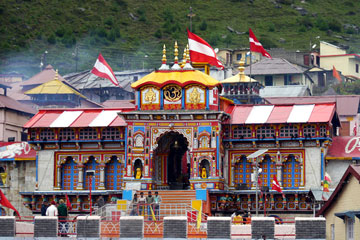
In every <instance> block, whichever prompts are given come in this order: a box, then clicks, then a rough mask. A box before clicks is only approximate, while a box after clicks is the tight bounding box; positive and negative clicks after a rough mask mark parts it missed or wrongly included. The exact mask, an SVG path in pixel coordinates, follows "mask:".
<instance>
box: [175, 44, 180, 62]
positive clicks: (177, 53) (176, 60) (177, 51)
mask: <svg viewBox="0 0 360 240" xmlns="http://www.w3.org/2000/svg"><path fill="white" fill-rule="evenodd" d="M178 55H179V50H178V45H177V41H175V49H174V56H175V59H174V63H175V64H177V63H178V61H179V59H178Z"/></svg>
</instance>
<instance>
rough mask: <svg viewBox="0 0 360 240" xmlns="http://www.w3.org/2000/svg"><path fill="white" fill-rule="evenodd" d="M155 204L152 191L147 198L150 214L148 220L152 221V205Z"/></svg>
mask: <svg viewBox="0 0 360 240" xmlns="http://www.w3.org/2000/svg"><path fill="white" fill-rule="evenodd" d="M153 203H154V197H153V196H152V195H151V191H150V192H148V196H147V197H146V204H147V213H148V220H151V216H152V213H153V212H152V210H153V209H152V204H153Z"/></svg>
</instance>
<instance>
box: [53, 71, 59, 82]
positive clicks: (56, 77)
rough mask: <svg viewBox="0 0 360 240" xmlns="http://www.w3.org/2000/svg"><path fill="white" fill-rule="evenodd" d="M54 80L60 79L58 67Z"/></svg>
mask: <svg viewBox="0 0 360 240" xmlns="http://www.w3.org/2000/svg"><path fill="white" fill-rule="evenodd" d="M54 80H59V70H58V69H56V71H55V78H54Z"/></svg>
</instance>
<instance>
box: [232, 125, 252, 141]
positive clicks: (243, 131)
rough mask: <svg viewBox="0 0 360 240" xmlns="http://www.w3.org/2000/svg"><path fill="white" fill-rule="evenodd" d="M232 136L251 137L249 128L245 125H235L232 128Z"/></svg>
mask: <svg viewBox="0 0 360 240" xmlns="http://www.w3.org/2000/svg"><path fill="white" fill-rule="evenodd" d="M233 137H234V138H251V129H250V128H249V127H245V126H238V127H235V128H234V130H233Z"/></svg>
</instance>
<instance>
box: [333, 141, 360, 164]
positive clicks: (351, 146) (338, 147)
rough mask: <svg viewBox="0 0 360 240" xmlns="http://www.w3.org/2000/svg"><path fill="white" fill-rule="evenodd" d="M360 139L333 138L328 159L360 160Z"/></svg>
mask: <svg viewBox="0 0 360 240" xmlns="http://www.w3.org/2000/svg"><path fill="white" fill-rule="evenodd" d="M359 143H360V139H359V137H348V136H346V137H333V139H332V144H331V146H330V147H329V150H328V152H327V155H326V159H329V160H330V159H338V160H360V147H359Z"/></svg>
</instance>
